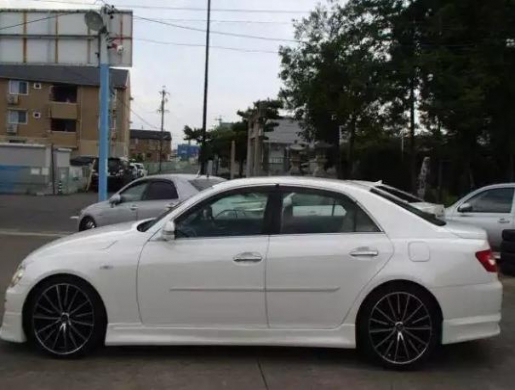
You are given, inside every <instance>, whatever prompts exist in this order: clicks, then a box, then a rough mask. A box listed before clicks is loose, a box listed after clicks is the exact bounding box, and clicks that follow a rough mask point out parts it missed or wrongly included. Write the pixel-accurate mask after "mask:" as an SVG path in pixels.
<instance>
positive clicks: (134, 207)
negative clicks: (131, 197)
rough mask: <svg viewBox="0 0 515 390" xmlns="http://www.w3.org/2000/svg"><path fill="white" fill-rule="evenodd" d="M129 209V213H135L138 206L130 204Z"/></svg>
mask: <svg viewBox="0 0 515 390" xmlns="http://www.w3.org/2000/svg"><path fill="white" fill-rule="evenodd" d="M130 209H131V211H136V210H137V209H138V206H136V205H135V204H132V205H131V207H130Z"/></svg>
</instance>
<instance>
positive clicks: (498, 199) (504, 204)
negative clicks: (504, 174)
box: [467, 188, 515, 213]
mask: <svg viewBox="0 0 515 390" xmlns="http://www.w3.org/2000/svg"><path fill="white" fill-rule="evenodd" d="M514 191H515V189H513V188H494V189H491V190H486V191H483V192H481V193H480V194H477V195H476V196H474V197H473V198H471V199H469V200H468V201H467V203H468V204H470V205H471V206H472V212H473V213H510V212H511V206H512V204H513V193H514Z"/></svg>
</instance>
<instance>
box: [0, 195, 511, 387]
mask: <svg viewBox="0 0 515 390" xmlns="http://www.w3.org/2000/svg"><path fill="white" fill-rule="evenodd" d="M6 199H8V197H0V205H1V206H0V223H1V225H0V226H1V229H11V230H12V229H16V228H17V229H20V230H24V231H29V230H27V229H28V228H32V229H31V230H32V231H34V230H37V229H36V228H38V229H39V228H44V229H46V230H47V231H63V230H66V228H67V226H68V225H66V224H65V222H66V221H65V216H67V215H71V214H72V213H71V211H73V210H70V209H66V207H71V208H75V207H78V208H80V207H82V206H80V203H81V202H82V201H86V200H87V199H79V198H77V199H72V198H69V199H67V198H66V197H65V198H59V199H57V200H55V203H52V202H54V201H53V200H51V199H50V198H49V199H45V200H44V202H48V203H45V205H43V206H42V205H39V204H38V202H37V201H33V203H31V201H29V202H25V204H28V205H30V206H27V209H31V210H32V211H35V212H39V211H40V210H42V209H45V207H52V208H51V209H49V210H48V215H49V217H48V218H49V220H48V222H46V223H45V224H41V225H38V224H31V219H29V220H25V219H23V218H25V217H26V216H30V218H35V220H36V221H38V220H40V218H41V217H40V216H39V215H35V216H33V215H32V213H29V212H28V210H27V212H26V211H24V210H23V207H21V208H20V207H19V206H16V205H10V204H6V203H4V202H5V200H6ZM35 199H37V198H35ZM64 199H66V200H64ZM59 200H61V201H59ZM15 203H18V200H16V202H15ZM86 203H87V202H86ZM57 205H59V207H60V210H59V211H56V210H55V209H53V207H56V206H57ZM64 205H68V206H66V207H65V206H64ZM14 210H19V213H18V217H17V218H15V219H14V220H12V219H9V218H11V217H12V216H13V215H14V216H16V214H17V213H16V212H15V211H14ZM20 216H22V217H23V218H20ZM6 218H7V219H6ZM51 221H53V222H51ZM49 240H51V238H49V237H37V236H18V235H13V234H12V233H11V234H9V235H5V234H2V232H1V230H0V249H1V254H0V302H3V292H4V291H5V289H6V287H7V284H8V282H9V280H10V277H11V275H12V273H13V272H14V270H15V268H16V266H17V264H18V263H19V262H20V261H21V260H22V258H23V257H24V256H25V255H27V254H28V253H29V252H30V251H31V250H33V249H35V248H37V247H39V246H40V245H43V244H44V243H46V242H48V241H49ZM503 283H504V285H505V300H504V308H503V322H502V330H503V332H502V335H501V336H500V337H498V338H495V339H491V340H484V341H478V342H471V343H465V344H461V345H454V346H447V347H445V348H443V349H442V351H441V352H440V353H439V354H438V356H437V357H436V359H434V360H433V362H432V363H431V364H430V365H429V366H427V367H426V368H425V369H424V370H422V371H418V372H407V373H399V372H389V371H384V370H382V369H380V368H377V367H374V366H371V365H370V364H368V363H367V362H365V361H363V360H361V358H360V357H359V355H358V354H357V353H356V352H355V351H350V350H348V351H347V350H330V349H316V348H298V349H297V348H248V347H245V348H240V347H234V348H226V347H223V348H222V347H159V348H148V347H146V348H105V349H102V350H101V351H99V352H98V353H97V354H96V355H94V356H92V357H89V358H86V359H82V360H74V361H61V360H53V359H49V358H47V357H44V356H41V355H39V354H37V353H35V352H34V351H33V350H32V349H31V348H30V347H28V346H26V345H17V344H9V343H5V342H0V389H24V390H25V389H26V390H29V389H37V390H42V389H57V388H59V389H87V390H96V389H116V390H117V389H124V390H125V389H129V390H132V389H142V390H151V389H192V390H202V389H235V390H236V389H237V390H247V389H249V390H253V389H277V390H286V389H292V390H293V389H294V390H304V389H317V390H318V389H352V390H354V389H360V390H361V389H385V390H386V389H388V390H392V389H395V390H397V389H406V390H411V389H435V390H436V389H438V390H446V389H449V390H458V389H467V390H472V389H478V390H479V389H480V390H486V389H492V390H494V389H495V390H498V389H512V388H513V386H514V385H513V383H515V369H514V368H515V279H514V278H504V279H503ZM1 316H2V314H0V318H1Z"/></svg>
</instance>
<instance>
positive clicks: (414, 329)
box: [357, 284, 441, 369]
mask: <svg viewBox="0 0 515 390" xmlns="http://www.w3.org/2000/svg"><path fill="white" fill-rule="evenodd" d="M357 326H358V330H357V336H358V346H359V348H360V349H361V350H362V351H363V352H365V354H366V355H367V356H368V357H370V358H372V359H373V360H375V361H376V362H379V363H381V364H382V365H384V366H386V367H388V368H396V369H410V368H414V367H416V366H418V365H420V364H421V363H423V362H424V361H425V360H427V358H428V357H429V356H430V355H431V354H432V353H433V352H434V350H435V348H436V347H437V346H438V344H439V341H440V334H441V318H440V315H439V310H438V307H437V305H436V302H435V301H434V299H433V298H432V297H431V296H430V295H429V294H428V293H427V292H425V291H424V290H423V289H421V288H417V287H416V286H414V285H409V284H393V285H389V286H387V287H385V288H380V289H379V290H376V291H374V292H373V293H372V294H371V295H370V296H369V297H368V298H367V299H366V301H365V303H364V306H363V307H362V310H361V312H360V315H359V319H358V324H357Z"/></svg>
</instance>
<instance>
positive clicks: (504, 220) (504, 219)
mask: <svg viewBox="0 0 515 390" xmlns="http://www.w3.org/2000/svg"><path fill="white" fill-rule="evenodd" d="M510 222H511V221H510V220H509V219H506V218H500V219H499V223H501V224H506V223H510Z"/></svg>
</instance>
